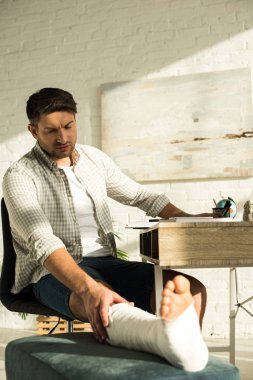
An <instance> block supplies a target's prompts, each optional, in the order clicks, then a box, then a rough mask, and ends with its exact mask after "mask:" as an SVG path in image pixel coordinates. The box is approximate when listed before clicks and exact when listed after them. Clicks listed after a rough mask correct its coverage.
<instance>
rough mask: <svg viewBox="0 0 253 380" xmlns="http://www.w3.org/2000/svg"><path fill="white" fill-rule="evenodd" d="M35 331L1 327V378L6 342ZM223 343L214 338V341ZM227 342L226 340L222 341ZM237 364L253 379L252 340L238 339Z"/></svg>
mask: <svg viewBox="0 0 253 380" xmlns="http://www.w3.org/2000/svg"><path fill="white" fill-rule="evenodd" d="M34 334H35V332H34V331H31V330H14V329H0V379H1V380H6V376H5V369H4V351H5V347H6V344H7V343H8V342H9V341H11V340H14V339H18V338H22V337H24V336H30V335H34ZM215 342H217V344H219V343H221V341H218V340H217V341H215V340H213V339H212V343H214V344H215ZM222 343H223V344H224V345H225V344H226V343H225V342H224V341H223V342H222ZM236 348H237V350H236V366H237V367H238V368H239V369H240V373H241V380H253V342H252V341H250V340H246V339H245V340H240V341H237V346H236ZM212 355H216V356H217V357H219V358H220V359H222V360H224V361H225V362H228V354H227V353H220V354H219V353H215V354H214V353H212Z"/></svg>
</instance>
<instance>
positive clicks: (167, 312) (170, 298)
mask: <svg viewBox="0 0 253 380" xmlns="http://www.w3.org/2000/svg"><path fill="white" fill-rule="evenodd" d="M192 303H193V297H192V295H191V292H190V282H189V281H188V280H187V278H185V277H184V276H180V275H179V276H176V277H175V278H174V279H173V280H172V281H168V282H167V283H166V285H165V288H164V289H163V292H162V300H161V308H160V314H161V317H162V318H163V319H170V320H172V319H175V318H176V317H178V316H179V315H180V314H182V313H183V312H184V311H185V309H187V307H188V306H190V305H191V304H192Z"/></svg>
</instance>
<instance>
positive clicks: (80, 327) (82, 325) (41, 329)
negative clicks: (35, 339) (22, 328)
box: [36, 315, 92, 335]
mask: <svg viewBox="0 0 253 380" xmlns="http://www.w3.org/2000/svg"><path fill="white" fill-rule="evenodd" d="M36 320H37V323H36V333H37V335H45V334H48V333H49V331H50V330H51V329H52V328H53V327H54V326H55V325H56V324H57V322H58V317H47V316H44V315H39V316H38V317H37V318H36ZM91 331H92V328H91V325H90V323H87V322H81V321H77V320H74V321H73V332H91ZM66 332H68V324H67V321H65V320H64V319H60V322H59V324H58V326H57V327H56V329H55V330H54V331H53V334H59V333H66Z"/></svg>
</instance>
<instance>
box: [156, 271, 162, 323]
mask: <svg viewBox="0 0 253 380" xmlns="http://www.w3.org/2000/svg"><path fill="white" fill-rule="evenodd" d="M162 291H163V270H162V268H161V267H160V266H159V265H155V305H156V315H157V316H160V305H161V298H162Z"/></svg>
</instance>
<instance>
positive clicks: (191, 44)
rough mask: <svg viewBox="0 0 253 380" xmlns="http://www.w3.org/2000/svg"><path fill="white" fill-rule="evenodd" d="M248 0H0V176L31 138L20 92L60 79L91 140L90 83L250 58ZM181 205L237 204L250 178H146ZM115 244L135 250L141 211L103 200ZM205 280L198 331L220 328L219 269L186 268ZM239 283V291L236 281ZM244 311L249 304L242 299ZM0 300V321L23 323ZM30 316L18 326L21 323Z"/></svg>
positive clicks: (240, 325) (248, 62)
mask: <svg viewBox="0 0 253 380" xmlns="http://www.w3.org/2000/svg"><path fill="white" fill-rule="evenodd" d="M252 27H253V3H252V1H251V0H130V1H129V0H44V1H38V0H22V1H20V0H17V1H14V0H9V1H7V0H2V1H0V67H1V70H0V89H1V91H0V104H1V111H0V112H1V118H0V139H1V140H0V151H1V157H0V177H1V178H2V176H3V173H4V172H5V170H6V168H7V167H8V166H9V164H10V162H12V161H14V160H16V159H17V158H18V157H20V156H21V155H22V154H23V153H24V152H26V151H27V150H28V149H30V147H31V146H32V145H33V141H32V139H31V138H30V136H29V135H28V132H27V131H26V123H27V120H26V116H25V101H26V99H27V97H28V96H29V95H30V94H31V93H32V92H34V91H35V90H37V89H39V88H41V87H45V86H59V87H62V88H65V89H67V90H69V91H71V92H73V94H74V96H75V98H76V100H77V101H78V103H79V114H78V121H79V141H80V142H83V143H90V144H93V145H96V146H100V128H99V123H100V101H99V86H100V85H101V84H103V83H109V82H117V81H123V80H134V79H140V78H155V77H165V76H173V75H184V74H190V73H200V72H207V71H217V70H226V69H234V68H242V67H252V64H253V43H252V41H253V30H252ZM148 186H149V187H151V188H153V189H155V190H158V191H165V192H167V193H168V195H169V197H170V198H171V200H172V201H173V202H175V203H176V204H177V205H178V206H179V207H182V208H183V209H185V210H186V211H189V212H196V211H206V210H209V209H210V208H211V207H212V199H213V198H216V199H219V198H220V192H221V193H222V194H223V195H225V196H227V195H230V196H231V197H232V198H234V199H235V200H236V201H237V203H238V206H239V214H238V218H239V219H240V218H241V215H242V207H243V204H244V202H245V201H246V200H247V199H248V197H249V196H250V194H251V191H252V189H253V179H252V178H249V179H242V180H240V179H234V180H224V179H218V180H217V181H214V180H211V181H208V180H202V181H194V182H193V181H188V182H177V183H175V182H173V183H169V182H168V183H162V184H149V185H148ZM0 195H1V190H0ZM111 208H112V212H113V217H114V219H115V220H116V225H117V226H118V229H119V230H120V231H121V232H122V235H123V241H122V242H121V243H120V246H121V247H123V248H125V249H126V250H128V251H129V252H130V254H131V256H132V257H133V258H136V257H137V258H138V235H137V233H136V232H134V231H130V232H129V233H128V234H126V232H125V230H124V229H123V226H124V224H125V223H126V221H127V220H128V219H129V218H130V219H131V220H136V219H139V220H140V219H141V218H144V217H145V216H144V215H143V213H142V212H141V211H139V210H135V209H131V208H126V207H123V206H118V205H117V206H116V204H115V203H114V202H112V204H111ZM0 249H1V247H0ZM0 252H1V251H0ZM188 272H189V273H193V274H195V275H196V276H197V277H198V278H200V279H201V280H202V281H203V282H204V283H205V284H206V286H207V287H208V294H209V300H208V307H207V314H206V318H205V324H204V334H205V335H206V336H210V335H214V336H219V337H222V336H227V335H228V321H227V319H226V318H225V317H226V316H227V313H228V294H227V291H228V272H227V271H226V270H221V269H217V270H207V269H205V270H191V271H188ZM239 273H240V278H241V284H240V294H241V293H242V292H244V293H245V294H246V297H248V296H250V295H251V294H253V286H252V276H253V270H252V269H249V268H248V269H240V270H239ZM241 289H242V290H241ZM250 307H251V312H252V303H251V305H250ZM18 321H19V319H18V318H16V317H13V316H12V314H11V313H7V317H6V312H5V311H3V308H0V326H1V327H2V326H5V327H9V326H14V325H15V326H17V325H19V326H20V327H21V326H22V327H23V326H24V324H23V322H20V323H19V322H18ZM33 324H34V320H33V319H32V318H30V319H29V320H28V321H27V322H26V323H25V326H27V327H28V328H30V327H31V326H32V325H33ZM252 334H253V320H252V319H251V318H250V316H249V315H247V314H245V313H244V314H243V313H242V312H240V313H239V316H238V322H237V336H239V337H247V338H250V337H252Z"/></svg>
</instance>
